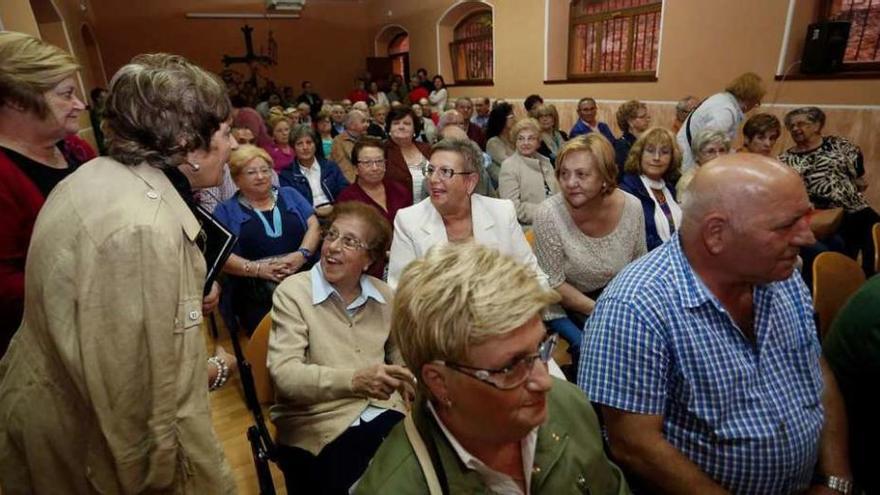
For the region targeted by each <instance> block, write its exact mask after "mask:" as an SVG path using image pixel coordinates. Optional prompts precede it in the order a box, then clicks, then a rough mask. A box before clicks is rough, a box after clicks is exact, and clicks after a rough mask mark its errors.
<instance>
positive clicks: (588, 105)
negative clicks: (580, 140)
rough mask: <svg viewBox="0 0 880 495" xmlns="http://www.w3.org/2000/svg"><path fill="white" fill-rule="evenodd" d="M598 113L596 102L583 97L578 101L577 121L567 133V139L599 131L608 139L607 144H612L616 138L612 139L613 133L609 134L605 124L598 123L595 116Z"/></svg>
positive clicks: (609, 130) (609, 129)
mask: <svg viewBox="0 0 880 495" xmlns="http://www.w3.org/2000/svg"><path fill="white" fill-rule="evenodd" d="M598 111H599V107H598V106H596V100H594V99H592V98H590V97H585V98H581V99H580V101H578V107H577V112H578V121H577V122H576V123H575V124H574V127H572V128H571V132H569V133H568V137H569V139H571V138H573V137H576V136H580V135H582V134H587V133H590V132H593V131H599V132H601V133H602V135H603V136H605V138H606V139H608V142H609V143H612V144H614V141H615V140H617V138H615V137H614V133H612V132H611V128H610V127H608V124H606V123H605V122H599V120H598V119H597V118H596V115H597V113H598Z"/></svg>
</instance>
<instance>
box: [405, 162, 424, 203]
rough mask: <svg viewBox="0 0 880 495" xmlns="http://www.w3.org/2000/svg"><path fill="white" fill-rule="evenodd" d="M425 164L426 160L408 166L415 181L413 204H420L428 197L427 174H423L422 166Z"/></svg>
mask: <svg viewBox="0 0 880 495" xmlns="http://www.w3.org/2000/svg"><path fill="white" fill-rule="evenodd" d="M424 164H425V160H422V161H421V162H419V163H418V164H417V165H407V166H406V167H407V168H408V169H409V175H411V176H412V181H413V188H412V189H413V203H418V202H419V201H421V200H422V199H423V198H425V197H426V196H427V195H424V196H423V194H424V192H425V191H424V183H425V174H424V173H423V172H422V166H423V165H424Z"/></svg>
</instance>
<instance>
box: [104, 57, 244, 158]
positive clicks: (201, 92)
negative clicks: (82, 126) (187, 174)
mask: <svg viewBox="0 0 880 495" xmlns="http://www.w3.org/2000/svg"><path fill="white" fill-rule="evenodd" d="M231 112H232V105H231V104H230V103H229V97H228V96H227V91H226V86H225V85H224V84H223V82H222V81H221V80H220V79H219V78H218V77H217V76H215V75H214V74H211V73H210V72H208V71H205V70H203V69H202V68H200V67H199V66H197V65H195V64H193V63H191V62H190V61H188V60H187V59H185V58H183V57H181V56H179V55H169V54H167V53H154V54H145V55H138V56H136V57H134V58H133V59H132V60H131V62H130V63H129V64H128V65H125V66H124V67H122V68H121V69H119V72H117V73H116V75H114V76H113V79H112V80H111V81H110V91H109V94H108V95H107V102H106V107H105V114H104V121H103V123H102V124H101V129H102V130H103V131H104V134H105V135H106V137H107V149H108V155H110V156H111V157H113V158H114V159H115V160H116V161H118V162H120V163H124V164H126V165H137V164H139V163H143V162H147V163H149V164H150V165H152V166H154V167H157V168H162V169H167V168H172V167H176V166H178V165H180V164H182V163H183V162H184V161H185V160H186V155H187V154H188V153H190V152H192V151H195V150H208V149H210V146H211V138H212V137H213V135H214V133H215V132H217V131H218V130H219V129H220V125H221V124H222V123H223V122H225V121H226V120H228V119H229V116H230V114H231Z"/></svg>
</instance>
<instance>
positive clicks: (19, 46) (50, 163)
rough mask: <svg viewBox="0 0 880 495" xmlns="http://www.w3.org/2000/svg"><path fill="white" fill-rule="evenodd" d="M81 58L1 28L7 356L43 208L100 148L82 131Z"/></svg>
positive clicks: (0, 341)
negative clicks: (79, 134)
mask: <svg viewBox="0 0 880 495" xmlns="http://www.w3.org/2000/svg"><path fill="white" fill-rule="evenodd" d="M77 70H79V65H78V64H77V63H76V60H74V59H73V57H71V56H70V55H69V54H68V53H67V52H64V51H62V50H61V49H59V48H56V47H54V46H52V45H49V44H47V43H44V42H42V41H40V40H38V39H36V38H33V37H31V36H28V35H26V34H20V33H13V32H3V33H0V203H2V204H3V205H4V206H3V214H2V215H0V232H3V240H2V242H0V357H2V356H3V353H4V352H5V351H6V347H7V346H8V345H9V340H10V339H11V338H12V334H13V333H15V331H16V329H18V325H19V323H21V316H22V311H23V309H24V266H25V261H26V259H27V251H28V245H29V244H30V240H31V231H32V230H33V228H34V222H35V221H36V219H37V214H38V213H39V212H40V207H41V206H42V205H43V202H44V201H45V200H46V197H47V196H49V193H50V192H51V191H52V189H54V188H55V186H56V185H57V184H58V183H59V182H61V180H62V179H64V178H65V177H67V176H68V175H70V174H71V173H72V172H73V171H74V170H76V168H77V167H79V165H81V164H82V163H85V162H86V161H88V160H90V159H91V158H94V156H95V152H94V151H93V150H92V148H91V147H90V146H89V145H88V144H87V143H86V142H85V141H83V140H82V139H79V138H78V137H76V132H77V131H78V130H79V115H80V114H81V113H82V111H83V110H85V105H84V104H83V102H82V101H81V100H80V99H79V97H78V96H77V94H76V72H77Z"/></svg>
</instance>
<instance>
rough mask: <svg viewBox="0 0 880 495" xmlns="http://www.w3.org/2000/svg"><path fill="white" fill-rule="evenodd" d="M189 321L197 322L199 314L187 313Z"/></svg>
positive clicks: (194, 312) (195, 312)
mask: <svg viewBox="0 0 880 495" xmlns="http://www.w3.org/2000/svg"><path fill="white" fill-rule="evenodd" d="M189 319H190V320H198V319H199V312H198V311H190V312H189Z"/></svg>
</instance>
